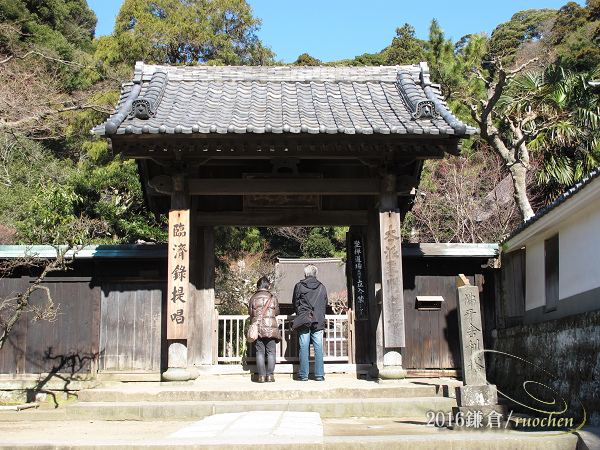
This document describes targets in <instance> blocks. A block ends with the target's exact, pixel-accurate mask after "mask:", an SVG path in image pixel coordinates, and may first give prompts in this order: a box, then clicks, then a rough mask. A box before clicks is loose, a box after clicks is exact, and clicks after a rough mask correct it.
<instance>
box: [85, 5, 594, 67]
mask: <svg viewBox="0 0 600 450" xmlns="http://www.w3.org/2000/svg"><path fill="white" fill-rule="evenodd" d="M567 2H568V0H520V1H516V0H504V1H493V2H491V1H485V0H454V1H448V0H443V1H442V0H427V1H425V2H423V3H421V2H420V1H418V0H412V1H407V0H361V1H358V0H303V1H290V0H247V3H248V4H249V5H250V6H251V7H252V8H253V10H254V17H258V18H260V19H262V26H261V29H260V30H259V32H258V37H259V38H260V39H261V40H262V42H263V45H265V46H268V47H271V49H272V50H273V51H274V52H275V53H276V58H275V59H276V60H277V61H282V62H284V63H293V62H294V61H296V60H297V59H298V56H300V55H301V54H303V53H308V54H309V55H311V56H312V57H314V58H317V59H319V60H321V61H323V62H329V61H338V60H341V59H351V58H354V57H355V56H358V55H362V54H363V53H377V52H379V51H381V50H382V49H383V48H385V47H386V46H387V45H389V44H391V42H392V39H393V38H394V36H395V35H396V28H399V27H401V26H402V25H404V24H405V23H408V24H410V25H412V26H413V27H414V28H415V32H416V35H417V37H418V38H420V39H427V37H428V33H429V25H430V23H431V19H437V20H438V22H439V24H440V27H441V28H442V29H443V30H444V31H445V35H446V38H449V39H452V40H453V41H454V42H456V41H458V40H459V39H460V38H461V37H463V36H465V35H467V34H471V33H480V32H487V33H488V34H491V32H492V31H493V30H494V28H495V27H496V26H497V25H499V24H501V23H503V22H506V21H508V20H510V18H511V16H512V15H513V14H514V13H516V12H518V11H523V10H526V9H542V8H553V9H560V8H561V7H562V6H564V5H565V4H566V3H567ZM121 4H122V0H88V5H89V6H90V8H91V9H92V10H94V12H95V13H96V16H97V17H98V25H97V26H96V37H98V36H103V35H108V34H111V33H112V31H113V27H114V24H115V16H116V15H117V14H118V13H119V8H120V7H121ZM580 4H581V5H582V6H584V5H585V2H581V3H580ZM421 6H423V7H422V8H421Z"/></svg>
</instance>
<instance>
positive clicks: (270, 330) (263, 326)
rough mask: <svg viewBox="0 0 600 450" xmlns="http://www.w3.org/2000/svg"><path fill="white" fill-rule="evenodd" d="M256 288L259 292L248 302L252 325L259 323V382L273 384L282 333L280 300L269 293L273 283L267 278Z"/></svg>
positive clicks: (257, 350)
mask: <svg viewBox="0 0 600 450" xmlns="http://www.w3.org/2000/svg"><path fill="white" fill-rule="evenodd" d="M256 287H257V288H258V291H256V293H255V294H254V295H253V296H252V297H251V298H250V301H249V302H248V312H249V314H250V323H254V322H257V321H258V339H257V340H256V341H255V344H254V345H255V348H256V368H257V370H258V382H259V383H264V382H272V381H275V376H274V375H273V372H274V371H275V361H276V356H277V342H279V341H280V340H281V333H280V331H279V326H278V325H277V316H278V315H279V300H277V297H276V296H275V295H273V294H271V292H269V289H270V288H271V283H270V281H269V279H268V278H267V277H262V278H261V279H260V280H258V283H256ZM269 299H270V301H269ZM267 303H268V306H267ZM265 307H266V309H265ZM263 311H264V313H263ZM265 357H266V358H265ZM265 359H266V367H265Z"/></svg>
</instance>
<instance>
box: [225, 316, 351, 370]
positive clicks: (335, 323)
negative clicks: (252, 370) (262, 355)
mask: <svg viewBox="0 0 600 450" xmlns="http://www.w3.org/2000/svg"><path fill="white" fill-rule="evenodd" d="M249 318H250V316H248V315H219V314H218V313H217V312H216V311H215V339H214V343H215V352H214V354H215V356H216V361H215V363H231V362H254V361H255V360H256V355H255V352H254V345H248V343H247V342H246V333H247V331H248V326H249V320H248V319H249ZM293 321H294V316H284V315H282V316H277V323H278V324H279V329H280V330H281V336H282V339H281V341H280V342H279V343H278V344H277V362H278V363H281V362H297V361H298V332H297V331H295V330H292V322H293ZM325 321H326V326H325V329H324V330H323V360H324V361H326V362H346V363H347V362H350V360H351V356H352V339H351V335H352V330H351V326H350V324H351V321H350V320H349V316H348V315H327V316H325ZM311 355H312V346H311Z"/></svg>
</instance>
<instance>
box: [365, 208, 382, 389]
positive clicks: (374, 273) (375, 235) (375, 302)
mask: <svg viewBox="0 0 600 450" xmlns="http://www.w3.org/2000/svg"><path fill="white" fill-rule="evenodd" d="M373 203H374V204H373V206H372V208H371V209H370V211H369V218H368V223H367V236H366V242H365V247H366V255H365V257H366V264H367V280H368V287H369V329H370V339H369V343H370V345H369V356H370V360H371V363H372V364H373V367H372V369H371V371H370V372H369V375H370V376H371V377H373V378H378V377H379V369H380V368H382V367H383V326H382V317H381V258H380V257H379V213H378V211H377V208H376V205H375V201H374V202H373Z"/></svg>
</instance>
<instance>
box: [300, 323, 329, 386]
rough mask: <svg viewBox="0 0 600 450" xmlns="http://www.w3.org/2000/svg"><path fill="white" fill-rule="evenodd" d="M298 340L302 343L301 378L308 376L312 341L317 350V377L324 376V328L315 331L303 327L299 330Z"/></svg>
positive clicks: (315, 350)
mask: <svg viewBox="0 0 600 450" xmlns="http://www.w3.org/2000/svg"><path fill="white" fill-rule="evenodd" d="M298 342H299V344H300V354H299V356H300V372H298V375H299V376H300V378H308V372H309V366H308V354H309V348H310V344H311V342H312V345H313V350H314V352H315V377H324V376H325V365H324V364H323V330H319V331H314V330H312V329H311V328H307V327H302V328H300V330H298Z"/></svg>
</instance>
